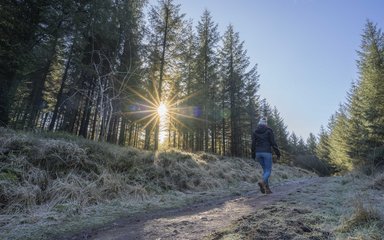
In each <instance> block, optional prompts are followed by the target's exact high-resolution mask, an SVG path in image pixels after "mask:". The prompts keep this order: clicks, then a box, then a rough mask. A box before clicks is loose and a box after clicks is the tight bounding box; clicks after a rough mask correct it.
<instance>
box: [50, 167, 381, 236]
mask: <svg viewBox="0 0 384 240" xmlns="http://www.w3.org/2000/svg"><path fill="white" fill-rule="evenodd" d="M381 179H382V178H381ZM381 181H382V180H381ZM376 182H377V181H376ZM272 191H273V193H272V194H270V195H265V194H261V193H260V192H259V190H258V188H257V187H256V186H255V189H254V190H251V191H247V192H244V193H238V194H235V195H232V196H222V197H219V196H218V197H216V198H215V199H211V200H204V201H201V202H196V203H194V204H190V205H188V206H187V207H182V208H175V209H166V210H164V209H163V210H157V211H152V212H147V213H138V214H135V215H133V216H129V217H123V218H120V219H118V220H115V221H113V222H111V223H109V224H107V225H105V226H104V227H100V228H94V229H87V230H83V231H82V232H80V233H77V234H76V235H72V236H66V237H60V238H58V239H66V240H77V239H158V240H160V239H206V240H213V239H382V238H381V237H382V236H383V235H382V234H383V231H384V229H383V221H384V220H383V218H382V216H383V213H384V212H383V210H384V209H383V206H382V204H380V202H381V203H382V202H383V200H384V194H383V189H380V188H377V187H374V184H373V183H372V181H369V180H368V178H367V179H360V178H357V177H356V176H352V175H351V176H344V177H323V178H320V177H311V178H305V179H300V180H293V181H292V180H287V181H286V182H282V183H278V184H275V185H274V186H272Z"/></svg>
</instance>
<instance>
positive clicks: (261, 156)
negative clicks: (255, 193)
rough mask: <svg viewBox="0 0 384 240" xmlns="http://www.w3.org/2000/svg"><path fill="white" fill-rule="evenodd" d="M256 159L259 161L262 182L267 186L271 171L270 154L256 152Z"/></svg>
mask: <svg viewBox="0 0 384 240" xmlns="http://www.w3.org/2000/svg"><path fill="white" fill-rule="evenodd" d="M256 159H257V160H258V161H259V163H260V165H261V167H262V168H263V181H264V183H265V184H266V185H268V179H269V176H271V171H272V153H269V152H257V153H256Z"/></svg>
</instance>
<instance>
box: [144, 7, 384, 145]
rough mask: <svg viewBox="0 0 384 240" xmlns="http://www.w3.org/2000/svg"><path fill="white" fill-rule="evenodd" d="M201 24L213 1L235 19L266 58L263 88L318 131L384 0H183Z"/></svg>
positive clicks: (223, 24) (383, 18) (298, 121)
mask: <svg viewBox="0 0 384 240" xmlns="http://www.w3.org/2000/svg"><path fill="white" fill-rule="evenodd" d="M151 2H152V1H151ZM175 3H176V4H180V5H181V12H182V13H185V14H186V18H187V19H193V22H194V24H195V25H196V24H197V22H198V21H199V20H200V18H201V15H202V13H203V11H204V10H205V9H207V10H208V11H210V12H211V15H212V17H213V20H214V21H215V22H216V23H217V24H218V25H219V31H220V33H221V34H223V33H224V31H225V29H226V28H227V26H228V25H229V24H232V25H233V26H234V29H235V31H236V32H239V34H240V38H241V40H243V41H244V44H245V48H246V49H247V52H248V56H249V57H250V60H251V64H252V65H253V64H258V72H259V74H260V91H259V94H260V95H261V97H262V98H266V99H267V102H268V103H270V104H271V106H272V107H273V106H276V107H277V109H278V110H279V112H280V114H281V116H282V117H283V119H284V121H285V124H286V125H287V126H288V131H290V132H292V131H293V132H295V133H296V134H297V135H298V136H301V137H303V139H304V140H306V139H307V137H308V135H309V133H310V132H312V133H314V134H315V135H318V133H319V130H320V126H321V125H323V126H326V125H327V124H328V120H329V118H330V116H331V115H332V114H333V113H334V112H335V111H336V110H337V109H338V106H339V104H340V103H342V102H344V101H345V99H346V93H347V91H348V90H349V88H350V86H351V83H352V81H353V80H356V79H357V77H358V70H357V68H356V60H357V59H358V56H357V53H356V51H357V50H359V46H360V43H361V34H362V32H363V29H364V25H365V23H366V21H367V19H369V20H371V21H372V22H374V23H376V24H377V25H378V27H379V28H381V29H382V28H383V26H384V11H383V10H384V0H236V1H235V0H175Z"/></svg>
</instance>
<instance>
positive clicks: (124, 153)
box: [0, 128, 314, 239]
mask: <svg viewBox="0 0 384 240" xmlns="http://www.w3.org/2000/svg"><path fill="white" fill-rule="evenodd" d="M260 174H261V169H260V167H259V165H258V164H256V163H255V162H254V161H252V160H251V159H241V158H228V157H220V156H215V155H211V154H207V153H203V152H200V153H186V152H180V151H177V150H168V151H162V152H149V151H140V150H138V149H134V148H130V147H119V146H115V145H111V144H106V143H97V142H93V141H89V140H85V139H82V138H76V137H73V136H71V135H67V134H60V133H56V134H51V133H35V134H32V133H25V132H16V131H13V130H9V129H4V128H0V183H1V185H0V238H1V239H50V238H52V237H53V236H57V235H61V234H63V233H66V232H76V231H80V230H81V229H83V228H88V227H92V226H97V225H99V226H101V225H103V224H105V223H107V222H110V221H112V220H113V219H116V218H118V217H121V216H127V215H131V214H134V213H137V212H143V211H150V210H153V209H161V208H176V207H179V206H183V205H187V204H191V203H193V202H196V201H202V199H203V200H204V199H205V201H208V200H209V199H214V198H217V196H229V195H233V194H239V193H241V192H244V191H247V190H249V189H254V188H255V183H256V182H257V180H258V179H259V178H260ZM310 176H314V174H313V173H310V172H308V171H306V170H302V169H297V168H293V167H288V166H281V165H279V164H276V165H275V168H274V173H273V178H272V179H271V184H276V183H278V182H282V181H286V180H287V179H297V178H303V177H310ZM58 226H59V227H58Z"/></svg>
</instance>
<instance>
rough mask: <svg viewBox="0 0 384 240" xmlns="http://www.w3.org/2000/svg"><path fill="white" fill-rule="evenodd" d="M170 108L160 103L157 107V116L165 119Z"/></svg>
mask: <svg viewBox="0 0 384 240" xmlns="http://www.w3.org/2000/svg"><path fill="white" fill-rule="evenodd" d="M167 112H168V108H167V106H166V105H165V104H164V103H160V105H159V106H158V107H157V114H159V117H160V118H162V117H165V116H166V115H167Z"/></svg>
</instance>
